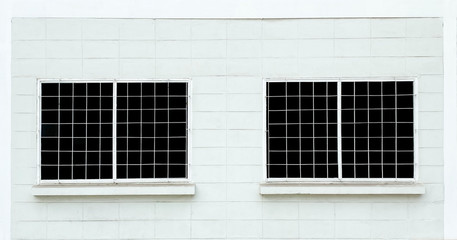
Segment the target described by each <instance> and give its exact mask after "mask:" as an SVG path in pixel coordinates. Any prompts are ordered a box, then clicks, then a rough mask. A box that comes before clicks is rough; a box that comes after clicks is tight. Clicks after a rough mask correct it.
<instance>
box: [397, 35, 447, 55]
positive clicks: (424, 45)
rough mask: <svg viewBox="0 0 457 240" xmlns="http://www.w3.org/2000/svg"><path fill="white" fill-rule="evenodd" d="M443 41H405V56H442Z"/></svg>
mask: <svg viewBox="0 0 457 240" xmlns="http://www.w3.org/2000/svg"><path fill="white" fill-rule="evenodd" d="M442 55H443V39H441V38H408V39H406V56H442Z"/></svg>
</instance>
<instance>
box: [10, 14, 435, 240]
mask: <svg viewBox="0 0 457 240" xmlns="http://www.w3.org/2000/svg"><path fill="white" fill-rule="evenodd" d="M12 38H13V43H12V44H13V50H12V51H13V53H12V123H13V126H12V131H13V134H12V184H13V186H12V205H13V206H12V218H13V219H12V237H13V239H268V238H271V239H298V238H301V239H343V238H346V239H424V238H427V239H441V238H443V151H442V145H443V143H442V135H443V131H442V128H443V113H442V110H443V95H442V92H443V76H442V72H443V64H442V39H441V38H442V22H441V19H436V18H421V19H399V18H396V19H307V20H153V19H54V18H53V19H50V18H49V19H44V18H35V19H32V18H27V19H25V18H17V19H14V20H13V25H12ZM372 76H373V77H374V76H418V77H419V84H418V85H419V96H418V99H419V137H420V138H419V154H418V156H419V162H420V166H419V175H420V176H419V178H420V179H419V180H420V182H422V183H424V184H425V186H426V191H427V192H426V194H425V195H420V196H408V195H399V196H379V195H377V196H375V195H361V196H360V195H359V196H357V195H352V196H351V195H346V196H322V195H308V196H268V197H262V196H261V195H259V183H260V182H262V181H263V179H262V168H263V166H262V140H263V139H262V99H263V98H262V82H263V78H266V77H372ZM179 77H183V78H189V77H190V78H192V82H193V120H192V123H193V131H192V137H193V156H192V164H193V166H192V179H193V181H194V182H195V183H196V184H197V193H196V195H195V196H192V197H133V196H122V197H47V198H36V197H33V196H32V195H31V193H30V189H31V187H32V185H34V184H35V183H36V161H37V160H36V124H37V123H36V78H87V79H95V78H179Z"/></svg>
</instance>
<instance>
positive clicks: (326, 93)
mask: <svg viewBox="0 0 457 240" xmlns="http://www.w3.org/2000/svg"><path fill="white" fill-rule="evenodd" d="M328 84H329V83H328V82H326V83H325V123H326V125H325V128H326V130H325V132H326V139H325V149H326V152H327V153H326V164H327V166H326V168H327V175H326V176H327V178H328V177H329V171H328V168H329V165H328V113H329V110H328Z"/></svg>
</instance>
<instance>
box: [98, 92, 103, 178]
mask: <svg viewBox="0 0 457 240" xmlns="http://www.w3.org/2000/svg"><path fill="white" fill-rule="evenodd" d="M98 90H99V92H98V93H99V95H100V96H99V97H98V103H99V109H98V117H99V123H98V179H102V84H101V83H100V87H99V89H98Z"/></svg>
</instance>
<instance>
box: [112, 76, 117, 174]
mask: <svg viewBox="0 0 457 240" xmlns="http://www.w3.org/2000/svg"><path fill="white" fill-rule="evenodd" d="M116 106H117V80H116V79H114V81H113V120H112V121H111V122H112V123H113V131H112V132H113V134H112V137H113V144H112V145H113V161H112V164H113V181H114V182H116V181H117V172H116V166H117V151H116V150H117V141H116V139H117V128H116V126H117V110H116Z"/></svg>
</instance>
